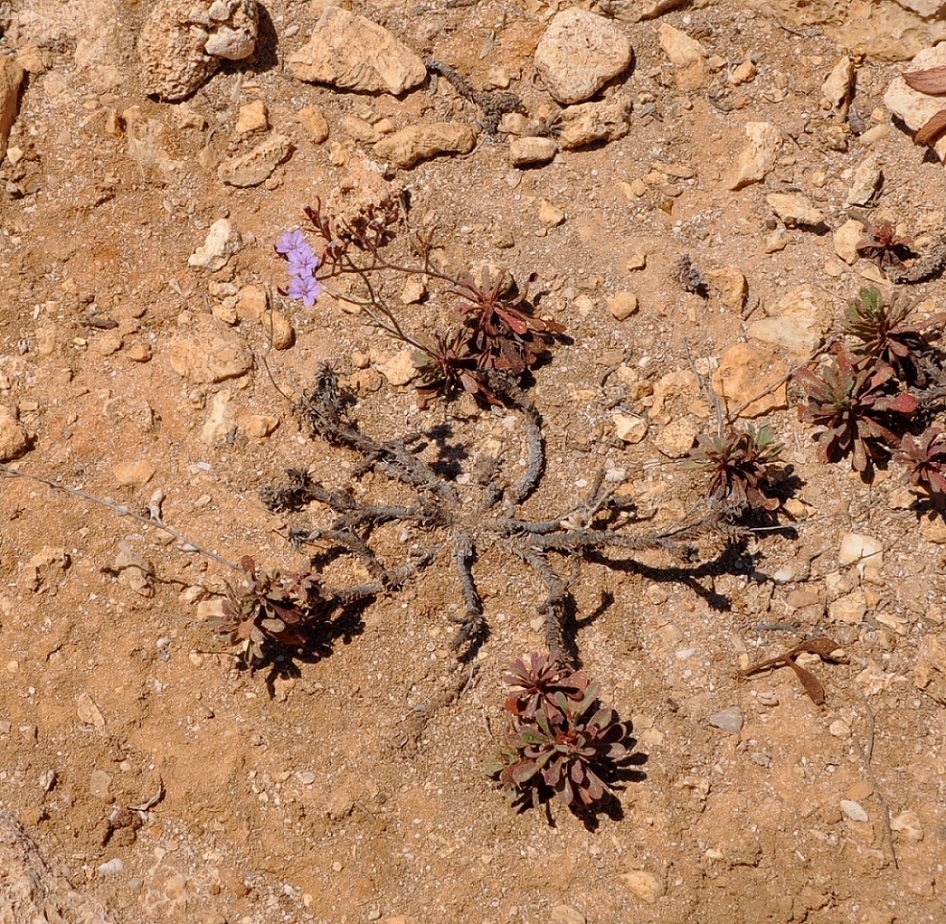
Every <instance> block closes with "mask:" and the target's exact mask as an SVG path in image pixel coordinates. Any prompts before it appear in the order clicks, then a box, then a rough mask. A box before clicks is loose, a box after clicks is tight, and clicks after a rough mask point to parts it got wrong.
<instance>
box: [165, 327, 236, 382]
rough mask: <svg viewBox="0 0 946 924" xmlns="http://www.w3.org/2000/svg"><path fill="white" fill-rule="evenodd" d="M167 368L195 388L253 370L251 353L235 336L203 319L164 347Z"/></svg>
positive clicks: (225, 328) (233, 333)
mask: <svg viewBox="0 0 946 924" xmlns="http://www.w3.org/2000/svg"><path fill="white" fill-rule="evenodd" d="M168 358H169V360H170V363H171V368H172V369H173V370H174V371H175V372H176V373H177V374H178V375H179V376H181V377H182V378H185V379H187V380H188V381H190V382H192V383H194V384H196V385H208V384H212V383H214V382H223V381H225V380H226V379H232V378H236V377H237V376H240V375H245V374H246V373H247V372H249V371H250V370H251V369H252V368H253V354H252V352H251V351H250V349H249V347H248V346H247V345H246V343H245V342H244V340H243V338H242V337H240V335H239V334H238V333H236V332H235V331H232V330H230V329H229V328H228V327H227V326H226V325H224V324H223V323H221V322H220V321H217V320H214V319H210V318H207V319H204V320H203V321H202V322H201V323H199V324H198V325H197V330H195V331H194V332H193V333H190V334H187V335H184V336H181V337H178V338H176V339H175V340H173V341H172V342H171V345H170V347H169V348H168Z"/></svg>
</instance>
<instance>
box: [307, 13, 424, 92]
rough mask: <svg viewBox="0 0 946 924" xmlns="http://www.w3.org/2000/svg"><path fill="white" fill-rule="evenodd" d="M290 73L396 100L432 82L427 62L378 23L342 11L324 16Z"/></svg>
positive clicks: (308, 81) (314, 81)
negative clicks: (378, 93)
mask: <svg viewBox="0 0 946 924" xmlns="http://www.w3.org/2000/svg"><path fill="white" fill-rule="evenodd" d="M288 64H289V69H290V70H291V71H292V73H293V74H294V75H295V76H296V77H297V78H298V79H299V80H304V81H306V82H307V83H327V84H330V85H331V86H335V87H341V88H343V89H347V90H361V91H365V92H369V93H376V92H386V93H392V94H394V95H395V96H397V95H398V94H401V93H403V92H404V91H405V90H410V89H413V88H414V87H416V86H418V85H419V84H421V83H423V82H424V81H425V80H426V79H427V69H426V68H425V67H424V62H423V61H422V60H421V59H420V58H419V57H418V56H417V55H416V54H414V52H413V51H411V50H410V48H408V47H407V46H406V45H405V44H404V43H403V42H401V41H399V40H398V39H396V38H395V37H394V36H393V35H392V34H391V33H390V32H388V30H387V29H384V28H383V27H381V26H379V25H378V24H377V23H374V22H372V21H371V20H370V19H366V18H365V17H364V16H360V15H358V14H357V13H352V12H349V11H348V10H345V9H343V8H342V7H339V6H328V7H326V8H325V10H324V11H323V13H322V15H321V17H320V18H319V21H318V22H317V23H316V26H315V29H314V30H313V32H312V35H311V37H310V39H309V43H308V44H307V45H306V46H305V47H303V48H301V49H299V51H297V52H295V53H294V54H291V55H290V56H289V59H288Z"/></svg>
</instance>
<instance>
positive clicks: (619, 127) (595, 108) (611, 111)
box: [558, 96, 631, 151]
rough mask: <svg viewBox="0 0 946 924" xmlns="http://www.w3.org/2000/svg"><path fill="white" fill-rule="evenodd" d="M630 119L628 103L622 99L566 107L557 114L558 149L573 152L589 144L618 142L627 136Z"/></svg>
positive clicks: (615, 98)
mask: <svg viewBox="0 0 946 924" xmlns="http://www.w3.org/2000/svg"><path fill="white" fill-rule="evenodd" d="M630 118H631V103H630V101H629V100H628V99H626V98H624V97H622V96H615V97H614V98H612V99H609V100H606V101H605V102H603V103H579V104H578V105H577V106H567V107H566V108H565V109H563V110H562V111H561V112H560V113H559V124H560V126H561V128H560V130H559V132H558V144H559V147H560V148H561V149H562V150H563V151H573V150H575V149H577V148H583V147H587V146H588V145H589V144H601V143H604V142H608V141H617V140H618V139H619V138H623V137H624V136H625V135H626V134H627V133H628V130H629V128H630Z"/></svg>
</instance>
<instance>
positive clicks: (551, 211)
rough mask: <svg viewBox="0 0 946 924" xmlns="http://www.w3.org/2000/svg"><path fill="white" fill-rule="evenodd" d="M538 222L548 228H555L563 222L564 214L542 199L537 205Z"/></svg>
mask: <svg viewBox="0 0 946 924" xmlns="http://www.w3.org/2000/svg"><path fill="white" fill-rule="evenodd" d="M539 221H541V222H542V224H543V225H548V226H549V227H550V228H557V227H558V226H559V225H560V224H561V223H562V222H563V221H565V213H564V212H563V211H562V210H561V209H560V208H559V207H558V206H557V205H553V204H552V203H551V202H549V200H548V199H543V200H542V201H541V202H540V203H539Z"/></svg>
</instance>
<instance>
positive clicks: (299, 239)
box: [276, 228, 312, 254]
mask: <svg viewBox="0 0 946 924" xmlns="http://www.w3.org/2000/svg"><path fill="white" fill-rule="evenodd" d="M301 247H309V244H308V241H306V239H305V235H304V234H303V233H302V232H301V231H300V230H299V229H298V228H297V229H296V230H295V231H283V233H282V234H280V235H279V240H278V241H276V253H286V254H288V253H291V252H292V251H293V250H298V249H299V248H301ZM311 251H312V248H311V247H310V248H309V252H310V253H311Z"/></svg>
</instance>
